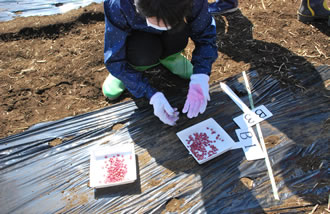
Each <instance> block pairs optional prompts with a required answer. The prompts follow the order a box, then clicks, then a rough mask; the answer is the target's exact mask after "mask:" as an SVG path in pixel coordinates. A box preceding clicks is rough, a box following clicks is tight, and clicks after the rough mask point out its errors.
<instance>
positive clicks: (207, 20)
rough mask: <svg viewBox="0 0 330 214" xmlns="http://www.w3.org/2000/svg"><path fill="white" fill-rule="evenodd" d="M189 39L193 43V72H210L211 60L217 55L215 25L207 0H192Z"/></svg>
mask: <svg viewBox="0 0 330 214" xmlns="http://www.w3.org/2000/svg"><path fill="white" fill-rule="evenodd" d="M188 24H189V25H190V30H191V39H192V41H193V42H194V44H195V49H194V51H193V53H192V59H191V63H192V64H193V65H194V70H193V73H194V74H208V75H210V74H211V68H212V64H213V62H214V61H215V60H216V59H217V57H218V51H217V45H216V35H217V34H216V25H215V20H214V18H213V17H212V15H211V14H210V13H209V12H208V1H207V0H194V1H193V9H192V16H191V17H189V19H188Z"/></svg>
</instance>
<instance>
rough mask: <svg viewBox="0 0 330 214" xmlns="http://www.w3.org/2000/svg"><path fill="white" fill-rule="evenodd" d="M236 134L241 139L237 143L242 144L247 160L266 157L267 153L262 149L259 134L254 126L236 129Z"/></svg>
mask: <svg viewBox="0 0 330 214" xmlns="http://www.w3.org/2000/svg"><path fill="white" fill-rule="evenodd" d="M235 132H236V135H237V137H238V139H239V142H238V143H237V145H239V146H241V148H242V149H243V151H244V154H245V157H246V159H247V160H258V159H262V158H265V154H264V152H263V151H262V149H261V146H260V144H259V142H258V139H257V136H256V135H255V133H254V131H253V129H252V128H248V129H245V130H243V129H236V130H235Z"/></svg>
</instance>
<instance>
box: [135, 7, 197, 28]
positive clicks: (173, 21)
mask: <svg viewBox="0 0 330 214" xmlns="http://www.w3.org/2000/svg"><path fill="white" fill-rule="evenodd" d="M135 3H136V7H137V10H138V11H139V13H140V14H141V15H143V16H145V17H156V18H157V20H158V22H159V20H160V19H161V20H163V22H164V24H165V25H166V26H171V27H175V26H176V25H178V24H180V23H181V22H183V21H184V20H185V18H186V17H187V16H188V15H189V14H190V12H191V8H192V0H135Z"/></svg>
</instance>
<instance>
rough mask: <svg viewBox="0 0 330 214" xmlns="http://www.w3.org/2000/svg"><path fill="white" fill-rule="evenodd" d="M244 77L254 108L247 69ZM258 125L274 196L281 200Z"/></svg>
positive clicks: (258, 128)
mask: <svg viewBox="0 0 330 214" xmlns="http://www.w3.org/2000/svg"><path fill="white" fill-rule="evenodd" d="M243 78H244V82H245V86H246V90H247V92H248V94H249V100H250V105H251V108H252V109H254V104H253V99H252V93H251V89H250V85H249V81H248V78H247V76H246V73H245V71H243ZM256 127H257V132H258V136H259V142H260V144H261V148H262V150H263V152H264V154H265V162H266V166H267V169H268V175H269V178H270V183H271V185H272V189H273V194H274V198H275V199H276V200H280V197H279V196H278V191H277V187H276V183H275V178H274V174H273V170H272V166H271V164H270V161H269V157H268V153H267V148H266V145H265V141H264V137H263V135H262V131H261V127H260V124H259V123H257V124H256Z"/></svg>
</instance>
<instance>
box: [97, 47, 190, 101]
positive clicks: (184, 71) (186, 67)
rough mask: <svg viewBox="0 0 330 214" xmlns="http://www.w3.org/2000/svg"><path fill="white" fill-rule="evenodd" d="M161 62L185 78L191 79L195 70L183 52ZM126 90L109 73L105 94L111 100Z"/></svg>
mask: <svg viewBox="0 0 330 214" xmlns="http://www.w3.org/2000/svg"><path fill="white" fill-rule="evenodd" d="M159 63H160V64H162V65H163V66H164V67H165V68H167V69H168V70H169V71H171V72H172V73H173V74H175V75H178V76H179V77H181V78H183V79H189V78H190V76H191V75H192V72H193V65H192V64H191V62H190V61H189V60H188V59H187V58H186V57H184V56H183V55H182V54H181V53H176V54H173V55H171V56H168V57H166V58H165V59H160V60H159ZM159 63H157V64H155V65H148V66H134V65H132V67H133V68H134V69H135V70H137V71H145V70H147V69H149V68H152V67H154V66H156V65H158V64H159ZM124 90H125V86H124V84H123V83H122V81H121V80H119V79H118V78H116V77H114V76H112V75H111V74H109V76H108V77H107V78H106V79H105V81H104V83H103V86H102V92H103V94H104V96H106V97H108V98H109V99H111V100H114V99H116V98H118V97H119V96H120V95H121V93H123V91H124Z"/></svg>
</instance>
